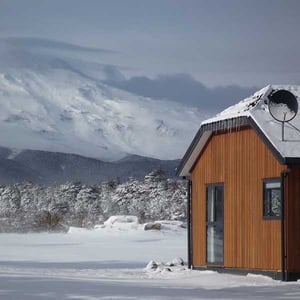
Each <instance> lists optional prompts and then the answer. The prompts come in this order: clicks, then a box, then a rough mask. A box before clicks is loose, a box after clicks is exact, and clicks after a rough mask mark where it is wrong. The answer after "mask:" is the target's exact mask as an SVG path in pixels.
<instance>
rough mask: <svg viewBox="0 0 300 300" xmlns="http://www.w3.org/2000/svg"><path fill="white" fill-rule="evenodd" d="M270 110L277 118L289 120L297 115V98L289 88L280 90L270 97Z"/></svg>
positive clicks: (281, 120)
mask: <svg viewBox="0 0 300 300" xmlns="http://www.w3.org/2000/svg"><path fill="white" fill-rule="evenodd" d="M269 112H270V114H271V116H272V117H273V118H274V119H275V120H277V121H279V122H289V121H291V120H293V119H294V118H295V117H296V115H297V112H298V101H297V98H296V97H295V95H294V94H292V93H291V92H289V91H287V90H278V91H276V92H274V93H273V94H271V96H270V97H269Z"/></svg>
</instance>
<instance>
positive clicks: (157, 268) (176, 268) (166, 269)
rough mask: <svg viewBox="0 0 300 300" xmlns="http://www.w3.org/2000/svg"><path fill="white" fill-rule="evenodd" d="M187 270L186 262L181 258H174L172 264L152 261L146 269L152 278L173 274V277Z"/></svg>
mask: <svg viewBox="0 0 300 300" xmlns="http://www.w3.org/2000/svg"><path fill="white" fill-rule="evenodd" d="M186 270H187V268H186V267H185V266H184V261H183V259H182V258H181V257H176V258H174V259H173V260H172V261H171V262H167V263H164V262H156V261H154V260H151V261H150V262H149V263H148V264H147V266H146V267H145V268H144V271H145V272H147V273H148V274H149V275H150V277H151V276H152V275H154V276H157V275H159V276H163V275H164V274H166V273H167V274H168V273H172V276H176V275H175V274H178V273H181V272H183V271H186Z"/></svg>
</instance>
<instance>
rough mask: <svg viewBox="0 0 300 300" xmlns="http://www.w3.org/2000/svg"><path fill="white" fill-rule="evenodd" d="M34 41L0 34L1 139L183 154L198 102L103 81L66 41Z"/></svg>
mask: <svg viewBox="0 0 300 300" xmlns="http://www.w3.org/2000/svg"><path fill="white" fill-rule="evenodd" d="M39 42H40V41H39ZM36 43H37V41H32V43H31V44H30V41H29V42H28V40H22V39H20V40H18V39H15V40H14V39H12V40H9V39H7V40H0V54H1V57H2V59H1V58H0V108H1V109H0V128H1V130H0V146H4V147H8V148H13V149H15V151H16V153H18V151H19V150H22V149H32V150H43V151H50V152H62V153H73V154H78V155H82V156H86V157H91V158H97V159H102V160H107V161H112V160H117V159H120V158H122V157H125V156H126V155H128V154H137V155H142V156H147V157H155V158H159V159H176V158H180V157H181V156H182V155H183V153H184V150H185V149H186V147H187V145H188V143H189V141H190V140H191V138H192V137H193V135H194V134H195V131H196V130H197V128H198V125H199V124H200V122H201V120H203V116H202V115H201V114H200V112H199V111H198V110H197V109H192V108H188V107H185V106H183V105H180V104H178V103H175V102H172V101H165V100H152V99H150V98H144V97H140V96H136V95H133V94H130V93H128V92H126V91H123V90H120V89H117V88H114V87H112V86H109V85H107V84H105V83H104V82H103V81H101V79H99V78H100V77H101V76H100V75H99V76H98V79H96V78H95V77H92V76H91V75H90V74H89V75H88V72H86V70H87V69H86V66H87V64H85V68H82V69H80V66H81V65H80V64H79V63H78V59H77V61H76V63H75V62H74V60H73V61H72V60H71V59H70V56H68V51H70V49H69V48H68V47H66V45H64V44H58V45H59V47H58V46H57V44H53V43H52V44H51V43H50V42H48V44H47V43H46V44H45V41H44V43H42V45H40V44H39V47H37V46H36ZM40 43H41V42H40ZM32 45H34V46H35V47H33V48H34V51H33V50H32V49H33V48H30V47H31V46H32ZM53 45H54V46H55V47H56V49H55V50H56V51H53V47H54V46H53ZM47 47H48V48H47ZM51 47H52V48H51ZM61 47H64V49H63V50H64V51H62V50H61V49H60V48H61ZM57 48H59V50H60V52H59V51H58V50H57ZM29 50H30V51H29ZM50 50H51V51H52V52H51V51H50ZM80 50H82V49H80ZM58 52H59V53H58ZM62 52H63V54H64V55H63V56H62V55H61V53H62ZM73 52H74V51H73ZM83 52H84V51H83ZM49 53H50V54H51V55H50V54H49ZM73 54H74V53H73ZM68 57H69V59H68ZM72 62H73V64H72ZM99 73H100V72H99Z"/></svg>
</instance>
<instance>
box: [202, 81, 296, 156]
mask: <svg viewBox="0 0 300 300" xmlns="http://www.w3.org/2000/svg"><path fill="white" fill-rule="evenodd" d="M281 89H283V90H288V91H290V92H291V93H293V94H294V95H295V96H296V98H297V100H298V102H299V100H300V86H296V85H269V86H266V87H264V88H263V89H261V90H259V91H257V92H256V93H255V94H254V95H252V96H250V97H248V98H246V99H244V100H242V101H241V102H239V103H237V104H236V105H233V106H231V107H229V108H227V109H225V110H224V111H222V112H221V113H219V114H218V115H216V116H215V117H213V118H211V119H208V120H206V121H204V122H203V123H202V125H204V124H209V123H214V122H219V121H220V122H221V121H223V120H228V119H232V118H237V117H242V116H244V117H251V118H252V119H253V121H254V122H255V123H256V124H257V126H258V127H259V128H260V130H261V131H262V132H263V133H264V135H265V136H266V138H267V139H268V140H269V141H270V142H271V143H272V144H273V146H274V147H275V148H276V150H277V151H278V152H279V153H280V154H281V156H282V157H289V158H299V157H300V113H299V114H297V115H296V117H295V118H294V119H293V120H291V121H290V122H286V123H285V126H284V141H282V132H281V131H282V123H281V122H279V121H276V120H275V119H274V118H273V117H272V116H271V114H270V112H269V108H268V101H269V99H268V96H269V95H270V93H272V92H274V91H277V90H281ZM299 106H300V103H299Z"/></svg>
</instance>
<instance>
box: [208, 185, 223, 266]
mask: <svg viewBox="0 0 300 300" xmlns="http://www.w3.org/2000/svg"><path fill="white" fill-rule="evenodd" d="M223 221H224V185H223V184H209V185H207V186H206V262H207V264H218V265H223V244H224V228H223V227H224V222H223Z"/></svg>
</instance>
